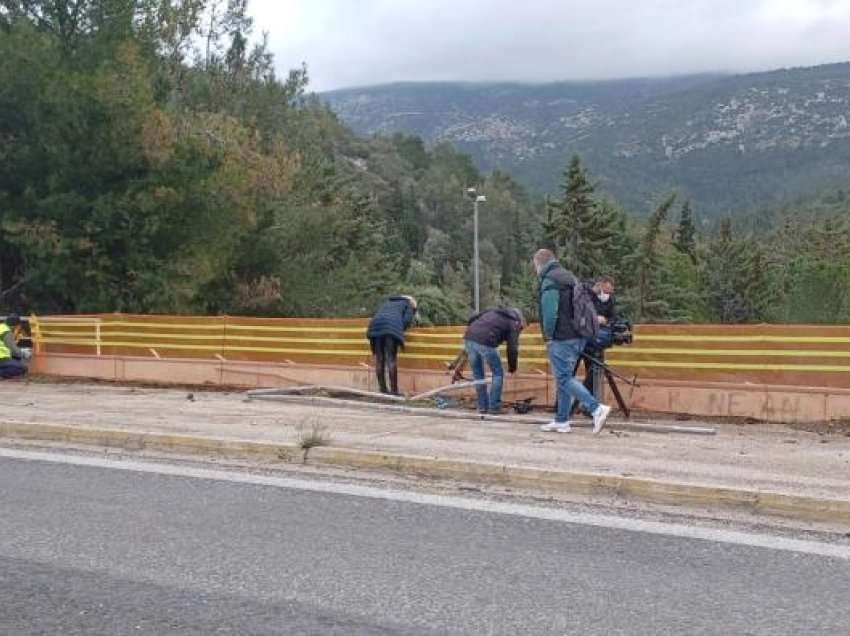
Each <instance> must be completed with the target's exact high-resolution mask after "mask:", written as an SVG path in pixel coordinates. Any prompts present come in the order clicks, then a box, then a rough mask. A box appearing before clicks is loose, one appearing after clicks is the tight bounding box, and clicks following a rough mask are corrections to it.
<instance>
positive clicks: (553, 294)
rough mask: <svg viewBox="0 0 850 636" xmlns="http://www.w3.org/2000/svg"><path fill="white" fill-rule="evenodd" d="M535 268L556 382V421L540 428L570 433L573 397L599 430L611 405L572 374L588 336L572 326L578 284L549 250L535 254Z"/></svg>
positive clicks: (547, 347) (547, 348)
mask: <svg viewBox="0 0 850 636" xmlns="http://www.w3.org/2000/svg"><path fill="white" fill-rule="evenodd" d="M534 268H535V270H536V271H537V275H538V277H539V278H540V290H539V304H540V309H539V311H540V330H541V331H542V332H543V340H544V341H545V343H546V353H547V354H548V356H549V364H550V365H551V366H552V373H553V374H554V375H555V381H556V382H557V383H558V412H557V413H556V415H555V420H554V421H552V422H551V423H549V424H544V425H543V426H541V427H540V428H541V430H543V431H546V432H557V433H569V432H570V422H569V415H570V411H571V410H572V404H573V400H574V399H577V400H578V401H579V402H581V404H582V405H583V406H584V407H585V408H586V409H587V411H588V412H589V413H590V414H591V415H592V416H593V432H594V433H599V431H601V430H602V427H603V426H605V421H606V420H607V419H608V414H609V413H610V412H611V407H610V406H606V405H605V404H600V403H599V402H598V401H597V400H596V398H595V397H593V394H591V393H590V392H589V391H588V390H587V389H586V388H585V387H584V386H583V385H582V384H581V383H580V382H579V381H578V380H576V379H575V377H574V376H573V374H574V373H575V368H576V362H577V361H578V358H579V356H580V355H581V353H582V351H584V347H585V345H586V344H587V339H586V338H584V337H582V336H581V335H580V334H579V333H578V332H577V331H576V329H575V327H574V326H573V303H572V298H573V287H574V286H575V285H580V284H581V283H579V282H578V280H577V279H576V277H575V276H574V275H573V274H571V273H570V272H568V271H567V270H565V269H564V268H563V267H561V264H560V263H559V262H558V261H557V260H555V255H554V254H553V253H552V252H551V250H547V249H542V250H538V251H537V253H535V254H534Z"/></svg>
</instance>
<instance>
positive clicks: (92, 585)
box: [0, 454, 850, 634]
mask: <svg viewBox="0 0 850 636" xmlns="http://www.w3.org/2000/svg"><path fill="white" fill-rule="evenodd" d="M24 455H25V454H24ZM108 465H109V463H108V462H104V466H96V465H94V466H79V465H71V464H65V463H54V462H45V461H32V460H22V459H15V458H11V457H9V456H5V457H2V458H0V483H2V484H3V488H2V489H0V510H2V515H0V632H2V633H16V634H35V633H63V634H74V633H110V634H129V633H133V634H145V633H147V634H166V633H198V634H209V633H286V634H308V633H309V634H325V633H330V634H386V633H405V634H411V633H412V634H416V633H464V634H478V633H480V634H518V633H529V634H550V633H551V634H564V633H583V634H663V633H669V634H681V633H688V634H692V633H706V634H730V633H738V634H803V633H806V634H810V633H834V634H840V633H846V629H847V625H848V624H850V604H848V603H847V599H848V589H850V560H847V559H841V558H834V557H828V556H820V555H816V554H811V553H808V552H807V551H806V550H804V549H800V550H796V549H781V550H780V549H770V548H765V547H753V546H752V545H744V544H742V543H735V542H732V543H730V542H720V541H717V542H715V541H711V540H695V539H690V538H683V537H681V536H666V535H664V534H657V533H656V534H651V533H646V532H635V531H632V530H624V529H622V528H613V527H599V526H589V525H584V524H579V523H569V522H564V521H560V520H552V519H545V518H540V517H537V516H534V515H533V514H529V515H525V516H524V515H519V514H500V513H496V512H491V511H487V510H482V509H475V508H474V507H470V509H464V508H462V507H458V506H456V505H455V506H443V505H434V504H438V503H439V500H438V499H435V500H434V501H432V502H431V503H429V504H427V505H425V504H423V503H417V502H416V501H406V500H404V498H403V497H401V496H400V497H397V498H386V497H384V498H381V497H368V496H352V495H351V494H346V491H345V490H344V489H341V491H340V492H332V491H326V492H321V491H317V490H304V489H298V488H291V487H283V486H282V484H281V485H274V484H271V483H269V484H268V485H261V484H257V483H248V482H249V481H250V480H249V479H248V478H247V477H245V478H240V477H238V476H236V477H232V478H230V479H229V480H223V479H200V478H198V477H197V476H193V474H192V473H191V471H187V472H186V474H185V475H181V474H175V473H179V470H172V471H170V472H171V474H163V473H158V472H136V471H128V470H116V469H114V468H109V467H108ZM150 470H153V471H156V468H155V467H154V468H151V469H150ZM325 490H332V488H330V489H328V488H326V489H325Z"/></svg>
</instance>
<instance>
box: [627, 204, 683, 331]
mask: <svg viewBox="0 0 850 636" xmlns="http://www.w3.org/2000/svg"><path fill="white" fill-rule="evenodd" d="M675 201H676V194H675V193H673V194H670V195H668V196H667V198H665V199H664V200H663V201H662V202H661V204H660V205H659V206H658V207H657V208H655V211H654V212H653V213H652V215H651V216H650V217H649V219H648V221H647V224H646V230H645V231H644V235H643V239H642V240H641V244H640V249H639V252H638V288H637V303H636V304H637V307H636V308H635V309H636V314H637V315H636V318H637V320H640V321H647V320H661V319H669V318H670V317H671V316H670V309H671V307H670V303H669V302H668V301H667V300H665V298H664V294H663V291H664V290H662V289H661V280H660V277H659V270H660V267H661V256H660V251H661V247H660V245H659V238H660V236H661V229H662V226H663V225H664V222H665V221H666V220H667V215H668V214H669V213H670V208H671V207H673V203H674V202H675Z"/></svg>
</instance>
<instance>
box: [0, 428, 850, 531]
mask: <svg viewBox="0 0 850 636" xmlns="http://www.w3.org/2000/svg"><path fill="white" fill-rule="evenodd" d="M0 438H9V439H18V440H35V441H45V442H64V443H68V444H79V445H84V446H96V447H105V448H121V449H124V450H128V451H140V450H154V451H161V452H166V453H180V454H186V455H210V454H214V455H225V456H230V457H242V458H266V459H274V460H277V461H281V462H285V463H291V464H296V463H308V462H309V463H310V464H311V465H320V466H321V465H324V466H328V467H336V468H355V469H356V468H359V469H371V470H376V471H391V472H396V473H400V474H404V475H416V476H421V477H428V478H432V479H453V480H463V481H468V482H472V483H481V484H487V485H499V486H507V487H513V488H523V489H530V490H538V491H545V492H550V493H551V492H561V493H569V494H575V495H591V496H605V497H621V498H624V499H636V500H640V501H644V502H647V503H653V504H662V505H690V506H701V507H707V508H721V509H733V510H737V511H749V512H751V513H755V514H765V515H777V516H782V517H789V518H793V519H798V520H803V521H810V522H827V523H847V520H848V519H850V500H843V499H824V498H819V497H809V496H805V495H793V494H787V493H780V492H767V491H757V490H743V489H736V488H727V487H715V486H709V485H701V484H685V483H677V482H665V481H659V480H654V479H645V478H639V477H622V476H616V475H605V474H595V473H577V472H569V471H559V470H545V469H540V468H532V467H527V466H513V465H505V464H489V463H482V462H471V461H460V460H451V459H439V458H436V457H422V456H414V455H400V454H390V453H381V452H376V451H364V450H357V449H350V448H333V447H316V448H312V449H310V450H309V451H308V452H305V451H304V450H302V449H301V448H300V447H299V446H298V445H296V444H274V443H268V442H255V441H250V440H238V439H222V438H213V437H200V436H192V435H177V434H170V433H153V432H136V431H126V430H121V429H102V428H98V429H95V428H80V427H76V426H66V425H61V424H25V423H19V422H0Z"/></svg>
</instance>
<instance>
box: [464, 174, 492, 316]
mask: <svg viewBox="0 0 850 636" xmlns="http://www.w3.org/2000/svg"><path fill="white" fill-rule="evenodd" d="M466 193H467V194H468V195H469V196H470V197H471V198H472V210H473V217H472V232H473V238H472V241H473V242H472V251H473V256H472V271H473V277H474V282H473V286H474V288H475V313H476V314H477V313H478V312H479V311H481V286H480V272H479V263H478V261H479V259H478V204H479V203H484V202H485V201H486V200H487V197H485V196H484V195H483V194H478V191H477V190H476V189H475V188H467V189H466Z"/></svg>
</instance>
